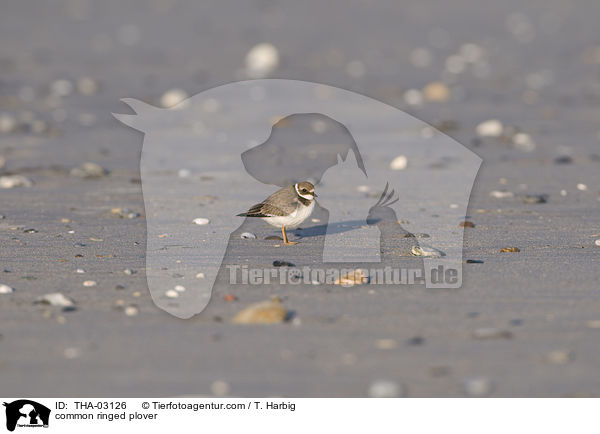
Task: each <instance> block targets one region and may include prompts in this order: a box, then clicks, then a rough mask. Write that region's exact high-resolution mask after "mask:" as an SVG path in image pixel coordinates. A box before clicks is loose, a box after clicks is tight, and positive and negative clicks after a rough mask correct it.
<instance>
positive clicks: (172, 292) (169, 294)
mask: <svg viewBox="0 0 600 434" xmlns="http://www.w3.org/2000/svg"><path fill="white" fill-rule="evenodd" d="M165 295H166V296H167V297H169V298H177V297H179V292H177V291H175V290H174V289H169V290H168V291H167V292H165Z"/></svg>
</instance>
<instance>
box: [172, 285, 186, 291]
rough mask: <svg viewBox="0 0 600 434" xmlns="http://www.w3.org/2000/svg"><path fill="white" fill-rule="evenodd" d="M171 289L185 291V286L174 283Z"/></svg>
mask: <svg viewBox="0 0 600 434" xmlns="http://www.w3.org/2000/svg"><path fill="white" fill-rule="evenodd" d="M173 289H174V290H175V291H177V292H185V286H183V285H175V288H173Z"/></svg>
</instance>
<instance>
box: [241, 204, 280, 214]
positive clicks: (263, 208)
mask: <svg viewBox="0 0 600 434" xmlns="http://www.w3.org/2000/svg"><path fill="white" fill-rule="evenodd" d="M285 215H287V214H286V213H285V212H283V211H282V210H281V209H279V208H277V207H276V206H274V205H272V204H270V203H264V202H262V203H257V204H256V205H254V206H253V207H252V208H250V209H249V210H248V212H245V213H241V214H238V216H239V217H275V216H285Z"/></svg>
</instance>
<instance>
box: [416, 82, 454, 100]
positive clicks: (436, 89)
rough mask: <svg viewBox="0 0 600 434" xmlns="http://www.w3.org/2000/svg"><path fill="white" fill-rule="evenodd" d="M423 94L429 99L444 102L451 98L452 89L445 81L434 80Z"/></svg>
mask: <svg viewBox="0 0 600 434" xmlns="http://www.w3.org/2000/svg"><path fill="white" fill-rule="evenodd" d="M423 94H424V95H425V99H426V100H427V101H433V102H444V101H448V99H449V98H450V89H449V88H448V86H446V85H445V84H444V83H442V82H440V81H434V82H431V83H429V84H428V85H427V86H425V88H424V89H423Z"/></svg>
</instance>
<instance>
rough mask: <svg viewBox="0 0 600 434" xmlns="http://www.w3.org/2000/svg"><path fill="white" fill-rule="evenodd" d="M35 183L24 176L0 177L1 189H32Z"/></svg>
mask: <svg viewBox="0 0 600 434" xmlns="http://www.w3.org/2000/svg"><path fill="white" fill-rule="evenodd" d="M32 185H33V181H32V180H31V179H29V178H27V177H25V176H23V175H6V176H0V188H4V189H8V188H15V187H31V186H32Z"/></svg>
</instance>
